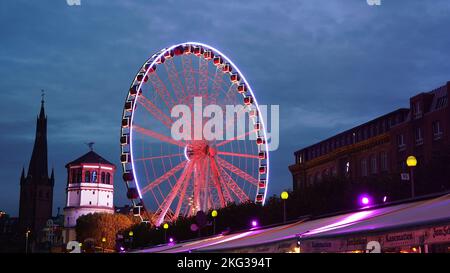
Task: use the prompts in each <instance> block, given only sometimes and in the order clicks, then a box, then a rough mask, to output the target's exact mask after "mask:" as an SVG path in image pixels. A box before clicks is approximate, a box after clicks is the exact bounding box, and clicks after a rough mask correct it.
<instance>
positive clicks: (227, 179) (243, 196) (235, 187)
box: [221, 168, 250, 202]
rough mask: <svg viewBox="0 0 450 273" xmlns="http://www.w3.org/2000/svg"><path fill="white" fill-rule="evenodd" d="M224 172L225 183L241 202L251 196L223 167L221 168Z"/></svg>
mask: <svg viewBox="0 0 450 273" xmlns="http://www.w3.org/2000/svg"><path fill="white" fill-rule="evenodd" d="M221 171H222V173H223V174H224V176H225V184H226V186H227V187H228V188H229V189H230V190H231V191H232V192H233V193H234V194H235V195H236V197H237V198H238V199H239V201H240V202H245V201H247V200H249V199H250V198H249V197H248V195H247V194H246V193H245V192H244V191H243V190H242V189H241V187H239V185H238V184H237V183H236V181H234V179H233V178H232V177H231V176H230V175H229V174H228V173H227V172H226V171H225V170H224V169H223V168H221Z"/></svg>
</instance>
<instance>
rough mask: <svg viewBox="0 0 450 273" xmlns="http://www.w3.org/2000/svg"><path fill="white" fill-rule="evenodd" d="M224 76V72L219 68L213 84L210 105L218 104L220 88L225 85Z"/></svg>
mask: <svg viewBox="0 0 450 273" xmlns="http://www.w3.org/2000/svg"><path fill="white" fill-rule="evenodd" d="M223 75H224V74H223V73H222V71H219V69H218V68H217V69H216V73H215V74H214V79H213V83H212V92H211V94H210V96H209V100H208V101H209V103H210V104H217V98H218V97H219V95H220V90H221V89H220V88H221V86H222V84H223Z"/></svg>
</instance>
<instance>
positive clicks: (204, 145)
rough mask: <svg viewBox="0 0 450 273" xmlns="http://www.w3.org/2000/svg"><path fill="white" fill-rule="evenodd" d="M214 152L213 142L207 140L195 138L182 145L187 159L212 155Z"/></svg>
mask: <svg viewBox="0 0 450 273" xmlns="http://www.w3.org/2000/svg"><path fill="white" fill-rule="evenodd" d="M216 153H217V151H216V148H215V146H214V144H213V143H211V142H209V141H207V140H195V141H192V142H191V143H189V144H187V145H186V146H185V147H184V156H185V157H186V159H187V160H188V161H190V160H192V159H204V158H207V157H214V156H215V155H216Z"/></svg>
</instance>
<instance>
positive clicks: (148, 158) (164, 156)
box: [135, 154, 184, 162]
mask: <svg viewBox="0 0 450 273" xmlns="http://www.w3.org/2000/svg"><path fill="white" fill-rule="evenodd" d="M176 156H184V154H170V155H160V156H150V157H141V158H136V159H135V161H136V162H138V161H149V160H153V159H163V158H169V157H176Z"/></svg>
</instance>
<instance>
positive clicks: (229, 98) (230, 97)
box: [225, 83, 237, 104]
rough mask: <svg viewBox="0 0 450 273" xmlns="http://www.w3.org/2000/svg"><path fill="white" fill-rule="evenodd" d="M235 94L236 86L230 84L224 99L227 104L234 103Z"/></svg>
mask: <svg viewBox="0 0 450 273" xmlns="http://www.w3.org/2000/svg"><path fill="white" fill-rule="evenodd" d="M236 93H237V85H235V84H233V83H232V84H230V87H229V88H228V91H227V92H226V93H225V99H226V101H227V102H228V103H230V104H232V103H233V102H235V99H236ZM233 95H234V96H233Z"/></svg>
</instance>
